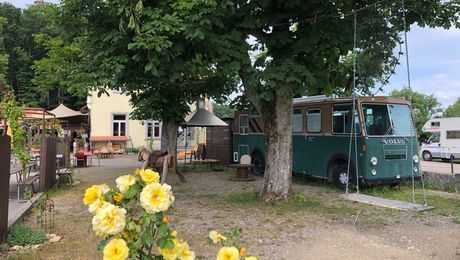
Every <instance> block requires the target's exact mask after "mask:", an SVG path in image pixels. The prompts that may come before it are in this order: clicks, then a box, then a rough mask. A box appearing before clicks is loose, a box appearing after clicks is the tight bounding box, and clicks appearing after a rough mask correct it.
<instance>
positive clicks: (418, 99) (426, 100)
mask: <svg viewBox="0 0 460 260" xmlns="http://www.w3.org/2000/svg"><path fill="white" fill-rule="evenodd" d="M390 96H392V97H399V98H403V99H406V100H409V101H411V102H412V109H413V110H414V121H415V128H416V129H417V135H418V136H419V137H420V138H421V139H422V140H423V139H426V136H424V133H423V131H422V127H423V125H424V124H425V123H426V122H427V121H428V120H429V119H430V118H431V117H432V116H433V115H435V114H436V113H437V112H439V111H441V108H440V105H441V103H439V101H438V99H437V98H436V97H435V96H433V95H425V94H422V93H418V92H416V91H413V90H411V89H409V88H408V87H404V88H403V89H401V90H393V91H392V92H391V93H390Z"/></svg>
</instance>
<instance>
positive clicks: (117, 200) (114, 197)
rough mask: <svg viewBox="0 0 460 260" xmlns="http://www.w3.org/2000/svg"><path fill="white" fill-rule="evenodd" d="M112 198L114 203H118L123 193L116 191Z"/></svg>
mask: <svg viewBox="0 0 460 260" xmlns="http://www.w3.org/2000/svg"><path fill="white" fill-rule="evenodd" d="M112 199H113V201H115V202H116V203H120V201H121V200H123V195H122V194H121V193H118V192H117V193H115V195H113V197H112Z"/></svg>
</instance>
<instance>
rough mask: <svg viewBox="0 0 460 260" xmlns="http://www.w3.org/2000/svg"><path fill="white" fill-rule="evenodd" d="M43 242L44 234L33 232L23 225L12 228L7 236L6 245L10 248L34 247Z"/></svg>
mask: <svg viewBox="0 0 460 260" xmlns="http://www.w3.org/2000/svg"><path fill="white" fill-rule="evenodd" d="M45 240H46V234H45V232H43V231H37V230H33V229H31V228H30V227H29V226H26V225H24V224H19V225H15V226H13V228H11V230H10V233H9V236H8V243H9V244H10V245H12V246H16V245H19V246H27V245H36V244H41V243H43V242H45Z"/></svg>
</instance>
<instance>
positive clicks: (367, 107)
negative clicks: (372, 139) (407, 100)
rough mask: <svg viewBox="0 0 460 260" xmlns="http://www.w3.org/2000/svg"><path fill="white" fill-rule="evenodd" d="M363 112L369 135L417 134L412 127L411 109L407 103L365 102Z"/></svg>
mask: <svg viewBox="0 0 460 260" xmlns="http://www.w3.org/2000/svg"><path fill="white" fill-rule="evenodd" d="M363 112H364V123H365V126H366V132H367V134H368V135H392V136H411V135H414V134H415V133H414V132H415V131H414V130H413V129H412V116H411V111H410V108H409V106H407V105H399V104H389V105H387V104H364V105H363ZM411 132H412V133H411Z"/></svg>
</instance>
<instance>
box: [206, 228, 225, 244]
mask: <svg viewBox="0 0 460 260" xmlns="http://www.w3.org/2000/svg"><path fill="white" fill-rule="evenodd" d="M209 238H210V239H211V240H212V242H213V243H214V244H216V243H219V242H220V241H222V240H223V241H226V240H227V238H226V237H225V236H223V235H222V234H220V233H219V232H217V231H214V230H213V231H211V232H209Z"/></svg>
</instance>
